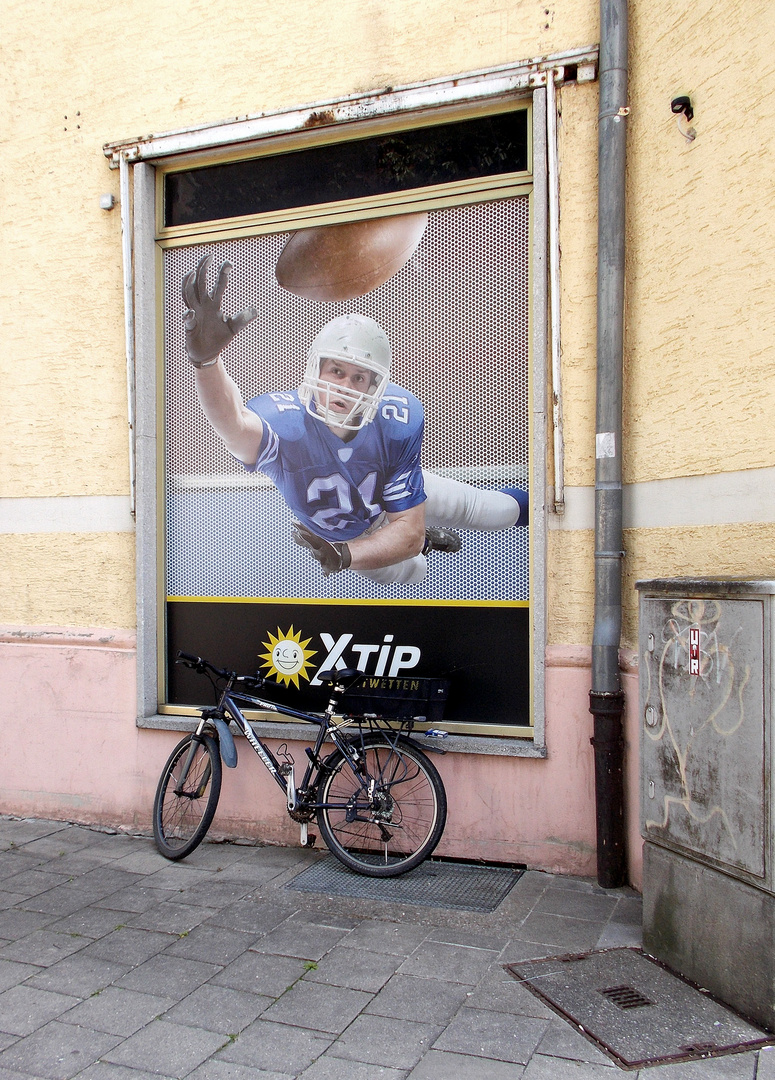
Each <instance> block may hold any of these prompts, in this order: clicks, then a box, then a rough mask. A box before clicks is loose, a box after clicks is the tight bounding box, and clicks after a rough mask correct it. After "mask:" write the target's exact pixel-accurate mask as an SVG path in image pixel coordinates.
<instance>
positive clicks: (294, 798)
mask: <svg viewBox="0 0 775 1080" xmlns="http://www.w3.org/2000/svg"><path fill="white" fill-rule="evenodd" d="M234 682H235V677H234V676H232V677H230V678H229V680H228V682H227V684H226V686H225V687H224V689H223V690H222V692H221V695H220V700H219V701H218V705H217V706H216V707H215V708H214V709H203V710H202V719H201V721H200V722H199V724H198V726H197V728H196V732H195V734H196V735H197V736H201V735H202V734H203V732H204V730H205V728H206V727H207V724H208V723H209V722H210V721H212V720H213V719H216V718H218V717H220V718H221V719H223V718H224V717H227V718H228V719H230V720H233V721H234V723H235V724H236V725H237V727H238V729H239V731H240V732H241V733H242V734H243V735H244V736H245V738H246V739H247V741H248V742H249V743H250V745H251V747H252V748H253V750H254V751H255V753H256V754H257V756H258V757H259V759H260V760H261V762H262V763H263V765H264V766H265V768H266V769H267V770H268V771H269V773H270V774H271V776H272V777H273V779H274V781H275V783H277V784H278V786H279V787H280V788H281V789H282V790H283V792H284V793H285V797H286V803H287V807H288V810H289V811H296V810H299V808H300V805H301V804H300V799H299V792H303V793H306V792H307V791H308V790H309V785H310V783H311V782H312V780H313V777H314V778H315V779H317V777H318V775H319V773H320V770H321V768H322V766H323V761H322V759H321V757H320V752H321V750H322V748H323V743H324V742H325V741H326V738H329V739H330V740H331V742H333V744H334V746H335V747H336V748H337V750H339V752H340V753H341V754H343V755H344V757H345V758H346V759H347V761H348V763H349V765H350V768H351V769H352V772H353V775H354V776H355V777H356V778H357V780H358V782H359V783H360V786H361V790H363V791H364V792H368V786H369V779H368V777H364V776H363V775H362V770H361V768H360V763H359V760H358V753H357V750H354V748H353V747H352V746H351V745H350V743H349V742H348V741H347V739H343V738H342V737H341V736H340V735H339V732H338V726H339V725H335V724H333V723H332V720H333V716H334V711H335V709H336V706H337V704H338V698H337V697H336V696H335V695H334V694H332V696H331V699H330V700H329V702H328V706H327V708H326V711H325V713H324V714H323V716H322V717H320V716H315V715H313V714H311V713H305V712H301V711H300V710H298V709H293V708H291V707H290V706H286V705H278V704H277V703H276V702H273V701H266V700H264V699H263V698H259V697H255V696H253V695H252V694H247V693H245V692H243V691H239V690H237V691H235V690H234V687H233V684H234ZM237 701H240V702H243V703H244V704H247V705H252V706H254V707H256V708H259V709H263V710H265V711H268V712H274V713H278V714H280V715H282V716H289V717H292V718H293V719H295V720H302V721H304V722H305V723H308V724H313V725H315V726H316V727H317V728H318V733H317V737H316V739H315V742H314V746H312V747H308V748H307V751H306V753H307V757H308V759H309V761H308V764H307V767H306V769H305V771H304V776H303V778H302V781H301V785H300V787H298V788H297V786H296V781H295V775H294V771H293V765H294V762H293V761H292V760H291V761H290V762H286V763H281V762H280V761H278V759H277V758H276V757H275V755H274V754H273V753H272V751H271V750H270V749H269V747H268V746H266V744H265V743H263V742H262V741H261V740H260V739H259V738H257V737H256V735H255V733H254V732H253V729H252V728H251V726H250V724H249V722H248V721H247V720H246V719H245V716H244V715H243V713H242V710H241V709H240V707H239V705H238V704H237ZM397 737H398V734H396V738H397ZM187 772H188V762H187V763H186V767H184V769H183V773H182V776H183V777H185V775H186V774H187ZM181 783H182V781H181ZM327 805H328V804H324V803H319V802H317V801H316V802H314V803H309V802H305V804H304V808H305V809H307V810H318V809H322V808H325V807H326V806H327ZM302 824H303V823H302Z"/></svg>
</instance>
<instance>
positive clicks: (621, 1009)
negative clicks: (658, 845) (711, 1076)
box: [506, 949, 773, 1069]
mask: <svg viewBox="0 0 775 1080" xmlns="http://www.w3.org/2000/svg"><path fill="white" fill-rule="evenodd" d="M506 970H507V971H509V972H510V973H511V974H512V975H513V976H514V978H515V979H517V980H518V981H519V982H521V983H522V984H523V985H524V986H525V987H526V988H527V989H528V990H530V991H532V993H533V994H535V995H536V997H538V998H540V999H541V1000H542V1001H543V1002H545V1003H546V1004H547V1005H549V1006H550V1007H551V1008H552V1009H554V1011H555V1012H557V1013H559V1015H560V1016H561V1017H563V1019H565V1020H567V1021H569V1023H571V1024H572V1025H573V1026H574V1027H575V1028H577V1030H579V1031H580V1032H581V1033H582V1034H583V1035H585V1036H586V1038H588V1039H589V1040H590V1042H593V1043H594V1044H595V1045H596V1046H597V1047H598V1048H599V1049H600V1050H602V1051H603V1052H604V1053H606V1054H608V1056H609V1057H611V1058H613V1060H614V1061H615V1062H616V1064H617V1065H619V1066H620V1067H621V1068H623V1069H637V1068H643V1067H644V1066H648V1065H663V1064H667V1063H670V1062H678V1061H692V1060H696V1059H699V1058H708V1057H719V1056H721V1055H722V1054H733V1053H736V1052H740V1051H743V1050H757V1049H759V1048H760V1047H762V1046H767V1045H771V1044H772V1043H773V1039H772V1037H771V1036H769V1035H768V1034H767V1032H766V1031H763V1030H762V1029H761V1028H758V1027H754V1026H753V1024H750V1023H749V1022H748V1021H747V1020H744V1019H743V1018H742V1017H740V1016H738V1015H737V1013H735V1012H733V1011H732V1010H731V1009H729V1008H727V1007H726V1006H725V1005H721V1004H720V1003H719V1002H717V1001H715V1000H714V999H713V998H712V997H710V995H709V994H706V993H701V992H700V991H699V990H698V989H697V988H696V987H695V986H692V985H691V984H690V983H688V982H687V981H686V980H685V979H682V978H681V977H680V976H679V975H675V974H674V973H673V972H671V971H668V969H667V968H665V967H664V966H663V965H662V964H659V963H657V961H655V960H652V959H651V957H649V956H646V955H645V954H644V953H643V952H641V950H640V949H603V950H600V951H599V952H591V953H583V954H581V955H577V956H554V957H549V958H548V959H545V960H528V961H524V962H520V963H516V964H509V965H508V966H507V968H506ZM601 987H603V989H601ZM643 1006H649V1008H644V1007H643Z"/></svg>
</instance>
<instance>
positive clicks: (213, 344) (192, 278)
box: [182, 255, 258, 368]
mask: <svg viewBox="0 0 775 1080" xmlns="http://www.w3.org/2000/svg"><path fill="white" fill-rule="evenodd" d="M212 258H213V257H212V255H205V257H204V258H203V259H200V261H199V265H198V266H197V268H196V270H192V271H191V272H190V273H189V274H186V276H185V277H184V278H183V288H182V292H183V300H184V301H185V304H186V307H187V308H188V311H187V312H186V314H185V316H184V318H183V326H184V327H185V330H186V353H187V355H188V358H189V360H190V361H191V363H192V364H193V365H194V367H197V368H198V367H207V366H208V365H209V364H214V363H215V361H216V360H217V359H218V354H219V353H220V352H222V351H223V350H224V349H225V348H226V346H227V345H228V344H229V342H230V341H231V339H232V338H233V337H235V336H236V335H237V334H238V333H239V332H240V330H242V329H244V328H245V327H246V326H247V325H248V323H250V322H252V321H253V319H255V318H257V316H258V312H257V311H256V309H255V308H254V307H249V308H246V310H245V311H240V312H239V314H238V315H230V316H229V317H228V318H227V317H226V316H225V315H224V313H223V312H222V311H221V300H222V299H223V294H224V293H225V292H226V286H227V285H228V284H229V276H230V274H231V271H232V265H231V263H228V262H225V263H224V264H223V266H222V267H221V269H220V270H219V271H218V281H217V283H216V286H215V289H214V290H213V292H212V293H209V292H208V291H207V269H208V267H209V265H210V263H211V262H212Z"/></svg>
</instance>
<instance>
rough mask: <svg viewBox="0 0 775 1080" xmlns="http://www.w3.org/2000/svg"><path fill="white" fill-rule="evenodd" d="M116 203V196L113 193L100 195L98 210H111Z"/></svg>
mask: <svg viewBox="0 0 775 1080" xmlns="http://www.w3.org/2000/svg"><path fill="white" fill-rule="evenodd" d="M115 205H116V198H115V196H114V195H110V194H108V195H100V210H112V209H113V207H114V206H115Z"/></svg>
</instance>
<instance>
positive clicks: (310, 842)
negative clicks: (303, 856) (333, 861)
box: [302, 833, 317, 848]
mask: <svg viewBox="0 0 775 1080" xmlns="http://www.w3.org/2000/svg"><path fill="white" fill-rule="evenodd" d="M316 840H317V836H315V834H314V833H308V834H307V839H306V840H305V841H304V843H303V844H302V847H306V848H313V847H314V846H315V841H316Z"/></svg>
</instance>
